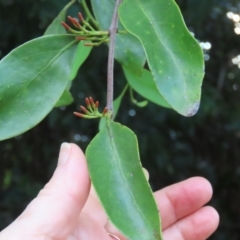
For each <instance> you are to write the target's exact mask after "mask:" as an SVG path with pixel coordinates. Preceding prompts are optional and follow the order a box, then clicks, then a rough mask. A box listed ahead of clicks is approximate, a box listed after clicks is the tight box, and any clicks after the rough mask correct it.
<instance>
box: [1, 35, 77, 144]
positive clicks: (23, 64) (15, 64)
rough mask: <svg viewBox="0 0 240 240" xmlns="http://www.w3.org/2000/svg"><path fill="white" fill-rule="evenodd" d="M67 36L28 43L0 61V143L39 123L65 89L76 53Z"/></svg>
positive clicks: (52, 36) (39, 39) (72, 39)
mask: <svg viewBox="0 0 240 240" xmlns="http://www.w3.org/2000/svg"><path fill="white" fill-rule="evenodd" d="M76 47H77V44H76V40H75V39H74V38H73V37H72V36H69V35H50V36H44V37H40V38H37V39H34V40H32V41H29V42H27V43H25V44H23V45H21V46H19V47H18V48H16V49H14V50H13V51H12V52H11V53H9V54H8V55H7V56H6V57H5V58H3V59H2V60H1V61H0V85H1V88H0V140H3V139H7V138H10V137H13V136H16V135H18V134H21V133H23V132H25V131H27V130H29V129H30V128H32V127H34V126H35V125H36V124H37V123H39V122H40V121H41V120H42V119H43V118H44V117H45V116H46V115H47V114H48V113H49V112H50V111H51V109H52V108H53V107H54V105H55V104H56V102H57V101H58V100H59V98H60V96H61V95H62V93H63V91H64V89H65V88H66V86H67V84H68V80H69V76H70V73H71V69H72V64H73V59H74V57H75V51H76Z"/></svg>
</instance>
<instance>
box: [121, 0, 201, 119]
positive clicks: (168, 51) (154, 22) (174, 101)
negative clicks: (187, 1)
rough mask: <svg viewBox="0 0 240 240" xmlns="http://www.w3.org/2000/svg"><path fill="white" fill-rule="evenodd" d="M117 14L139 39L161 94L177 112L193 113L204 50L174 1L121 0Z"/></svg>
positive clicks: (197, 94)
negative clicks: (189, 29)
mask: <svg viewBox="0 0 240 240" xmlns="http://www.w3.org/2000/svg"><path fill="white" fill-rule="evenodd" d="M119 15H120V18H121V21H122V23H123V25H124V27H125V28H126V29H127V30H128V31H129V32H130V33H132V34H133V35H134V36H136V37H138V38H139V39H140V41H141V43H142V45H143V47H144V49H145V52H146V54H147V61H148V65H149V68H150V70H151V72H152V74H153V77H154V80H155V83H156V86H157V89H158V90H159V92H160V94H161V95H162V96H163V97H164V99H165V100H166V101H167V102H168V104H169V105H170V106H171V107H172V108H173V109H174V110H176V111H177V112H179V113H180V114H182V115H184V116H192V115H194V114H195V113H196V112H197V110H198V108H199V103H200V96H201V85H202V80H203V75H204V61H203V53H202V50H201V48H200V46H199V44H198V43H197V41H196V40H195V39H194V38H193V37H192V35H191V34H190V32H189V31H188V30H187V28H186V26H185V23H184V21H183V18H182V16H181V13H180V10H179V8H178V6H177V5H176V3H175V2H174V1H173V0H158V1H151V0H150V1H146V0H124V1H123V3H122V4H121V5H120V8H119Z"/></svg>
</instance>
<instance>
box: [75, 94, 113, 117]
mask: <svg viewBox="0 0 240 240" xmlns="http://www.w3.org/2000/svg"><path fill="white" fill-rule="evenodd" d="M85 102H86V108H85V107H83V106H80V108H81V110H82V111H83V112H84V113H79V112H74V115H76V116H78V117H82V118H88V119H93V118H101V117H105V116H106V114H107V113H108V109H107V108H106V107H105V108H104V109H103V112H102V113H100V112H99V111H98V106H99V102H98V101H96V102H94V101H93V99H92V97H89V98H86V99H85Z"/></svg>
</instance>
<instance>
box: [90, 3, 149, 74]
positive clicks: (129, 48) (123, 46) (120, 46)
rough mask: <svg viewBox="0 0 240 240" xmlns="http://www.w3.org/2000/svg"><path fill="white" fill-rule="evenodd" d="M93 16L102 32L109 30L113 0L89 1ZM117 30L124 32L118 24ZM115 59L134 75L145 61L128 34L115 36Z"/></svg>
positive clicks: (140, 46)
mask: <svg viewBox="0 0 240 240" xmlns="http://www.w3.org/2000/svg"><path fill="white" fill-rule="evenodd" d="M91 3H92V8H93V12H94V15H95V17H96V19H97V21H98V23H99V25H100V27H101V29H102V30H106V29H109V27H110V24H111V20H112V15H113V10H114V6H115V0H91ZM118 29H119V30H125V29H124V27H123V26H122V24H121V23H119V28H118ZM115 58H116V59H117V61H118V62H119V63H121V64H122V65H124V66H126V67H129V68H131V69H132V71H135V72H136V73H138V74H140V73H141V71H140V70H141V68H142V66H143V65H144V63H145V61H146V56H145V53H144V50H143V47H142V45H141V43H140V41H139V40H138V39H137V38H136V37H134V36H133V35H131V34H129V33H123V34H117V36H116V44H115Z"/></svg>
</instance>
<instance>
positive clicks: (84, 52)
mask: <svg viewBox="0 0 240 240" xmlns="http://www.w3.org/2000/svg"><path fill="white" fill-rule="evenodd" d="M91 50H92V47H87V46H84V41H81V42H79V44H78V47H77V52H76V55H75V59H74V62H73V66H72V72H71V75H70V79H69V80H70V81H71V80H73V79H74V78H75V77H76V76H77V73H78V70H79V68H80V67H81V65H82V64H83V63H84V61H85V60H86V59H87V57H88V56H89V54H90V52H91Z"/></svg>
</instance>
